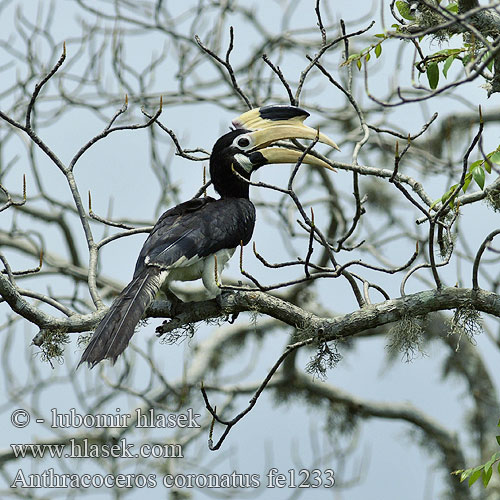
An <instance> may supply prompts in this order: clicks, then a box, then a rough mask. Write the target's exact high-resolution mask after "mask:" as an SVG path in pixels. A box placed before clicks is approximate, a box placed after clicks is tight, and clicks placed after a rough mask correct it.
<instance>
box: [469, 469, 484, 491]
mask: <svg viewBox="0 0 500 500" xmlns="http://www.w3.org/2000/svg"><path fill="white" fill-rule="evenodd" d="M481 472H482V468H481V469H477V467H476V469H474V472H473V473H472V474H471V475H470V477H469V486H472V485H473V484H474V483H475V482H476V481H477V480H478V479H479V478H480V477H481Z"/></svg>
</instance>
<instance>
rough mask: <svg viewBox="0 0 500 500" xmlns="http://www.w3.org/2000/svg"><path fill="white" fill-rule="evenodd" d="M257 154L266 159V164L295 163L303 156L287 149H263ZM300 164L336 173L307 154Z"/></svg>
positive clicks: (330, 167)
mask: <svg viewBox="0 0 500 500" xmlns="http://www.w3.org/2000/svg"><path fill="white" fill-rule="evenodd" d="M259 154H261V155H262V156H263V157H264V158H265V159H266V162H267V163H297V162H298V161H299V159H300V158H302V156H303V155H304V153H303V152H302V151H298V150H296V149H287V148H264V149H260V150H259ZM302 163H307V164H308V165H316V166H317V167H323V168H327V169H328V170H331V171H332V172H336V170H335V169H334V168H333V167H332V166H331V165H329V164H328V163H326V162H325V161H323V160H321V159H320V158H317V157H316V156H313V155H311V154H309V153H308V154H306V155H305V156H304V158H303V159H302Z"/></svg>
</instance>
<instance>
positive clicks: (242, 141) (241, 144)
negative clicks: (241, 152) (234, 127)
mask: <svg viewBox="0 0 500 500" xmlns="http://www.w3.org/2000/svg"><path fill="white" fill-rule="evenodd" d="M236 144H237V145H238V146H239V147H240V148H246V147H248V146H250V139H249V138H248V137H240V138H239V139H238V140H237V141H236Z"/></svg>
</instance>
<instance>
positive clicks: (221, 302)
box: [215, 290, 240, 325]
mask: <svg viewBox="0 0 500 500" xmlns="http://www.w3.org/2000/svg"><path fill="white" fill-rule="evenodd" d="M233 295H234V292H233V291H231V290H225V291H223V292H221V293H220V294H219V295H217V296H216V297H215V300H216V302H217V305H218V306H219V307H220V309H221V311H222V312H223V313H224V314H225V315H226V320H227V321H229V323H230V324H231V325H232V324H233V323H234V322H235V321H236V318H237V317H238V316H239V314H240V313H239V312H236V313H229V312H228V311H227V306H228V299H229V298H230V297H232V296H233Z"/></svg>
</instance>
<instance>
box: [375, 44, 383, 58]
mask: <svg viewBox="0 0 500 500" xmlns="http://www.w3.org/2000/svg"><path fill="white" fill-rule="evenodd" d="M380 54H382V44H381V43H379V44H378V45H375V55H376V56H377V59H378V58H379V57H380Z"/></svg>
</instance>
